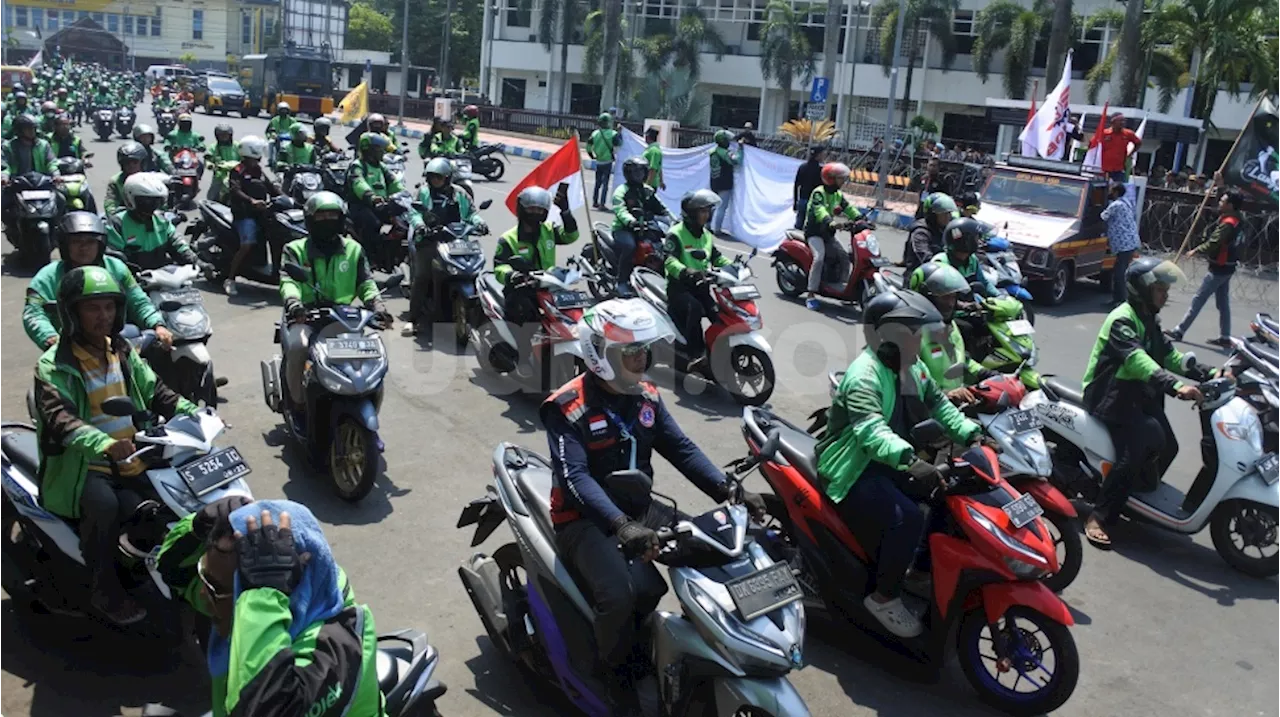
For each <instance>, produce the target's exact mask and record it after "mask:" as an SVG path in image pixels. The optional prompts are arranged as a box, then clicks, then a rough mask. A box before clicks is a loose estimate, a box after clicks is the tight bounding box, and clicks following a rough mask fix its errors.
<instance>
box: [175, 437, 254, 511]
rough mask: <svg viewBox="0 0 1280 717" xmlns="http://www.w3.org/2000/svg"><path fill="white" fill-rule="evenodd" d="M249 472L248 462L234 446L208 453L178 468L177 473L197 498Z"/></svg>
mask: <svg viewBox="0 0 1280 717" xmlns="http://www.w3.org/2000/svg"><path fill="white" fill-rule="evenodd" d="M251 472H252V471H251V469H250V468H249V464H248V463H246V462H245V460H244V457H242V456H241V455H240V451H238V450H236V449H235V447H230V448H223V449H222V450H220V451H218V452H216V453H210V454H209V455H207V456H205V457H204V458H199V459H197V460H194V461H191V462H190V463H188V464H186V465H185V466H182V467H181V468H179V469H178V475H179V476H182V480H183V481H185V482H186V484H187V487H188V488H190V489H191V492H192V493H194V494H195V495H196V497H197V498H198V497H200V496H203V495H205V494H206V493H209V492H212V491H215V490H217V489H218V488H221V487H222V486H224V485H226V484H228V483H230V482H231V481H233V480H236V479H237V478H243V477H245V476H247V475H249V473H251Z"/></svg>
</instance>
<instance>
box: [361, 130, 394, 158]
mask: <svg viewBox="0 0 1280 717" xmlns="http://www.w3.org/2000/svg"><path fill="white" fill-rule="evenodd" d="M390 146H391V142H389V141H388V140H387V136H386V135H383V134H378V133H377V132H365V133H364V134H362V135H360V152H361V153H364V152H366V151H368V150H370V149H373V148H375V147H380V148H382V149H383V150H385V149H386V148H387V147H390Z"/></svg>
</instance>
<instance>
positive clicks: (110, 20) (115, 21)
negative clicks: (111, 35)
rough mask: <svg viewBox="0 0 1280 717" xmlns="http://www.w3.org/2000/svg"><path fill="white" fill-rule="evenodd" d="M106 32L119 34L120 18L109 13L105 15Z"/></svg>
mask: <svg viewBox="0 0 1280 717" xmlns="http://www.w3.org/2000/svg"><path fill="white" fill-rule="evenodd" d="M107 32H120V16H119V15H117V14H115V13H111V14H110V15H107Z"/></svg>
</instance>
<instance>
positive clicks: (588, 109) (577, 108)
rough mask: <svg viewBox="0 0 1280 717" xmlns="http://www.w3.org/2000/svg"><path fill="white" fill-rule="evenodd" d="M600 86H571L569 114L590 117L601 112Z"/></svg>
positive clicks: (576, 84)
mask: <svg viewBox="0 0 1280 717" xmlns="http://www.w3.org/2000/svg"><path fill="white" fill-rule="evenodd" d="M600 93H601V88H600V85H584V84H579V83H577V82H575V83H573V84H572V85H569V113H570V114H575V115H590V114H595V113H596V112H599V111H600Z"/></svg>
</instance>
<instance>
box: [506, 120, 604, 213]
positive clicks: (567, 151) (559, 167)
mask: <svg viewBox="0 0 1280 717" xmlns="http://www.w3.org/2000/svg"><path fill="white" fill-rule="evenodd" d="M560 184H568V185H569V209H570V210H571V211H572V210H574V209H577V208H579V207H581V206H582V205H583V204H585V203H586V193H585V191H584V189H583V184H582V150H581V149H580V148H579V145H578V138H577V136H576V135H575V136H573V137H570V138H569V141H568V142H565V143H564V146H562V147H561V148H560V149H557V150H556V151H555V152H553V153H552V154H551V156H550V157H547V158H546V159H544V160H542V163H541V164H539V165H538V166H536V167H534V168H533V171H532V172H529V173H528V174H526V175H525V177H524V179H521V180H520V182H519V183H518V184H516V186H515V187H514V188H512V190H511V193H510V194H508V195H507V209H509V210H511V213H512V214H515V213H516V197H518V196H520V192H521V190H523V189H524V188H525V187H542V188H543V189H545V190H547V191H549V192H551V194H552V196H555V193H556V190H557V189H558V188H559V185H560ZM559 216H560V212H559V210H557V209H556V208H555V207H554V206H552V207H551V218H552V219H553V220H555V219H558V218H559Z"/></svg>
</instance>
